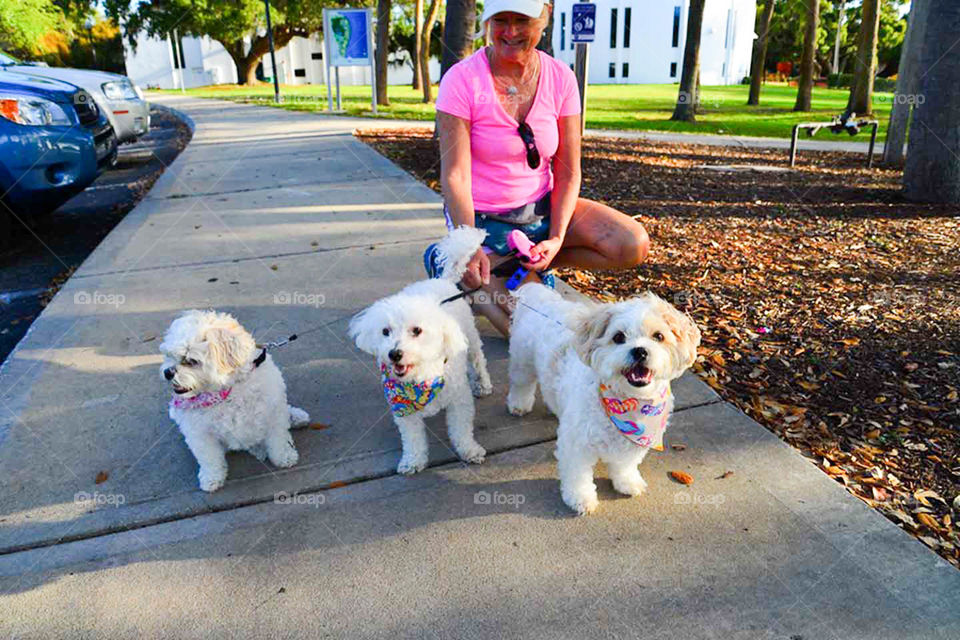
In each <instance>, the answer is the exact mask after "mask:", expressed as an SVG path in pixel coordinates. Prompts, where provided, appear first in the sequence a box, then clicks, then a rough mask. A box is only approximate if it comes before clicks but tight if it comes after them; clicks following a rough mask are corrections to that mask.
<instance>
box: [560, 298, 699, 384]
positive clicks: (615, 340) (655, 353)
mask: <svg viewBox="0 0 960 640" xmlns="http://www.w3.org/2000/svg"><path fill="white" fill-rule="evenodd" d="M575 334H576V338H575V344H576V346H577V352H578V354H579V355H580V358H581V359H582V360H583V361H584V362H585V363H586V364H587V365H588V366H589V367H590V368H591V369H593V370H594V371H596V373H597V375H598V376H599V378H600V380H601V381H602V382H603V383H604V384H606V385H607V386H609V387H611V388H613V389H617V390H619V391H620V392H621V393H623V394H624V395H631V396H636V395H640V396H642V395H643V390H644V388H647V387H650V385H651V384H653V383H655V382H666V381H669V380H673V379H674V378H678V377H680V375H681V374H682V373H683V372H684V371H685V370H686V369H687V368H688V367H690V365H692V364H693V361H694V360H695V359H696V353H697V346H698V345H699V344H700V331H699V329H697V327H696V325H695V324H694V323H693V321H692V320H690V318H689V317H687V316H685V315H684V314H682V313H680V312H679V311H677V310H676V309H675V308H674V307H673V306H671V305H670V304H668V303H666V302H664V301H663V300H661V299H660V298H658V297H656V296H654V295H653V294H646V295H645V296H643V297H641V298H638V299H635V300H629V301H627V302H619V303H615V304H608V305H602V306H598V307H596V308H595V309H593V310H592V311H591V312H589V313H588V315H586V316H585V317H584V318H583V319H582V320H581V322H580V324H579V325H578V327H577V329H576V332H575ZM656 386H657V387H659V385H656ZM651 389H652V388H651Z"/></svg>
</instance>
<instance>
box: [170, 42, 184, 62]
mask: <svg viewBox="0 0 960 640" xmlns="http://www.w3.org/2000/svg"><path fill="white" fill-rule="evenodd" d="M172 39H173V38H171V40H172ZM174 44H175V45H176V48H175V49H174V51H173V68H174V69H185V68H186V66H187V65H186V63H185V62H184V61H183V38H178V39H177V40H174Z"/></svg>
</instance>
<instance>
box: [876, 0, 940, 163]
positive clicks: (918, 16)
mask: <svg viewBox="0 0 960 640" xmlns="http://www.w3.org/2000/svg"><path fill="white" fill-rule="evenodd" d="M929 8H930V0H913V2H911V3H910V15H909V17H908V18H907V35H906V37H905V38H904V40H903V49H902V51H901V52H900V72H899V73H898V74H897V91H896V93H895V94H894V101H893V108H892V109H891V110H890V125H889V126H888V127H887V143H886V145H885V146H884V147H883V161H884V162H886V163H887V164H891V165H894V166H903V159H904V153H903V151H904V145H905V144H906V141H907V127H909V125H910V111H911V109H912V108H913V105H914V104H915V103H916V101H917V85H918V84H919V80H920V74H919V72H918V69H919V64H920V53H921V50H922V48H923V39H924V32H925V29H926V23H927V10H928V9H929Z"/></svg>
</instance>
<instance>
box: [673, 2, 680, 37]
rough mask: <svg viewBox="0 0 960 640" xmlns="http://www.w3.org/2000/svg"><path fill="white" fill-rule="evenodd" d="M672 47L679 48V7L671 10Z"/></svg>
mask: <svg viewBox="0 0 960 640" xmlns="http://www.w3.org/2000/svg"><path fill="white" fill-rule="evenodd" d="M673 46H675V47H679V46H680V7H674V8H673Z"/></svg>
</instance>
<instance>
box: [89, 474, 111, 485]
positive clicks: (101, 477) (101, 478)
mask: <svg viewBox="0 0 960 640" xmlns="http://www.w3.org/2000/svg"><path fill="white" fill-rule="evenodd" d="M109 477H110V474H109V473H107V472H106V471H101V472H100V473H98V474H97V477H96V478H94V479H93V482H94V483H95V484H103V483H104V482H106V481H107V478H109Z"/></svg>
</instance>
